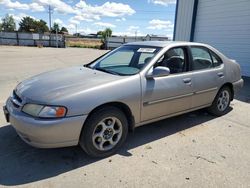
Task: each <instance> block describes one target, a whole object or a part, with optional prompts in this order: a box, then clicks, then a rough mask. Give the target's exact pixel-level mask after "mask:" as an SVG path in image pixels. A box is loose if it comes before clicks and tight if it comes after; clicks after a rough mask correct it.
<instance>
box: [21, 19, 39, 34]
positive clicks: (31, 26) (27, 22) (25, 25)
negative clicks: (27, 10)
mask: <svg viewBox="0 0 250 188" xmlns="http://www.w3.org/2000/svg"><path fill="white" fill-rule="evenodd" d="M35 29H36V27H35V20H34V19H33V18H31V17H29V16H26V17H23V18H22V20H21V21H20V22H19V29H18V31H21V32H32V31H35Z"/></svg>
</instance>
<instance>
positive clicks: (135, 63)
mask: <svg viewBox="0 0 250 188" xmlns="http://www.w3.org/2000/svg"><path fill="white" fill-rule="evenodd" d="M160 49H161V48H160V47H150V46H141V45H140V46H137V45H124V46H122V47H120V48H118V49H115V50H113V51H111V52H109V53H108V54H107V55H104V56H103V57H101V58H99V59H97V60H96V61H94V62H93V63H91V64H90V65H88V67H90V68H92V69H96V70H99V71H103V72H107V73H110V74H117V75H134V74H136V73H138V72H140V70H141V69H142V68H143V67H144V66H145V65H147V64H148V63H149V62H150V60H151V59H152V58H153V57H154V56H155V55H156V53H157V52H158V51H159V50H160Z"/></svg>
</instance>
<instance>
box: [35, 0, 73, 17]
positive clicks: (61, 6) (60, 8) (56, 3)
mask: <svg viewBox="0 0 250 188" xmlns="http://www.w3.org/2000/svg"><path fill="white" fill-rule="evenodd" d="M34 1H35V2H36V3H37V4H39V5H41V6H49V5H50V6H51V7H52V8H54V10H55V11H57V12H59V13H63V14H74V13H76V11H75V10H74V8H72V7H71V6H70V5H68V4H66V3H65V2H63V1H61V0H34Z"/></svg>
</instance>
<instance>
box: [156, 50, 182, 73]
mask: <svg viewBox="0 0 250 188" xmlns="http://www.w3.org/2000/svg"><path fill="white" fill-rule="evenodd" d="M156 66H164V67H168V68H169V70H170V74H174V73H181V72H185V55H184V50H183V48H172V49H170V50H168V51H167V52H166V53H165V54H164V55H163V56H162V57H160V58H159V60H158V61H157V64H156Z"/></svg>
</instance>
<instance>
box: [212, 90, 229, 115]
mask: <svg viewBox="0 0 250 188" xmlns="http://www.w3.org/2000/svg"><path fill="white" fill-rule="evenodd" d="M231 97H232V92H231V90H230V88H229V87H227V86H225V87H222V88H221V89H220V90H219V92H218V94H217V95H216V97H215V99H214V101H213V103H212V105H211V106H210V107H209V108H208V111H209V112H210V113H211V114H213V115H216V116H222V115H224V114H226V113H227V112H228V109H229V105H230V102H231Z"/></svg>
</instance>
